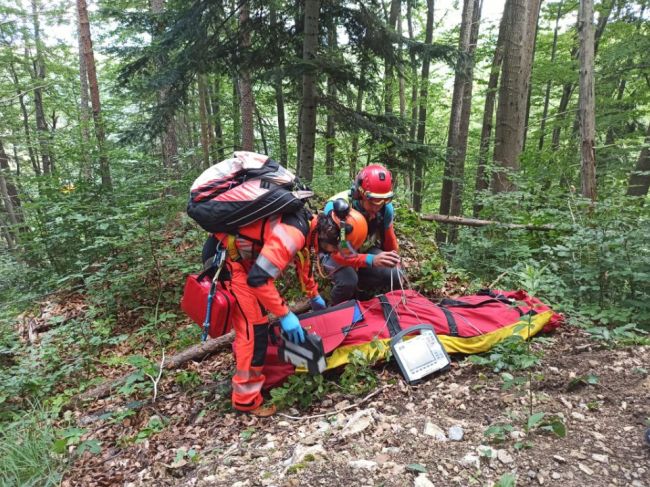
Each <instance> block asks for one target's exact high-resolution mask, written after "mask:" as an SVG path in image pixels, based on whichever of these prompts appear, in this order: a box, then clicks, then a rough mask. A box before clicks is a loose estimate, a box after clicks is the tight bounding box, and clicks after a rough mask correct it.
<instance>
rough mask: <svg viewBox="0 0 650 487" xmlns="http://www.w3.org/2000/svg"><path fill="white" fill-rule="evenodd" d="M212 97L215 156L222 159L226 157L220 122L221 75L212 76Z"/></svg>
mask: <svg viewBox="0 0 650 487" xmlns="http://www.w3.org/2000/svg"><path fill="white" fill-rule="evenodd" d="M210 97H211V99H212V103H211V104H212V116H213V117H214V136H215V144H216V145H217V158H218V159H219V160H220V161H223V160H224V159H225V158H226V154H225V146H226V142H225V140H224V138H223V125H222V123H221V76H219V75H218V74H217V75H216V76H215V77H214V85H213V89H212V91H211V92H210Z"/></svg>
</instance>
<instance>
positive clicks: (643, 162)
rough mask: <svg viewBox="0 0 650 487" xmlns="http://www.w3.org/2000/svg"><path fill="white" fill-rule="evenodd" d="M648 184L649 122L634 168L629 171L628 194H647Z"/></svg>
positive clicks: (649, 179)
mask: <svg viewBox="0 0 650 487" xmlns="http://www.w3.org/2000/svg"><path fill="white" fill-rule="evenodd" d="M649 186H650V124H648V129H647V131H646V136H645V140H644V144H643V149H641V153H640V154H639V158H638V159H637V161H636V164H635V166H634V169H633V170H632V172H631V173H630V179H629V180H628V185H627V195H628V196H647V195H648V187H649Z"/></svg>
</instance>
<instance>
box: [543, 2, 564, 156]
mask: <svg viewBox="0 0 650 487" xmlns="http://www.w3.org/2000/svg"><path fill="white" fill-rule="evenodd" d="M563 4H564V1H563V0H560V3H559V4H558V6H557V15H556V16H555V29H554V30H553V47H552V48H551V64H553V63H554V62H555V55H556V53H557V35H558V31H559V27H560V19H561V18H562V5H563ZM551 85H552V82H551V80H550V79H549V80H548V81H547V82H546V91H545V92H544V109H543V111H542V123H541V125H540V127H539V145H538V149H539V150H540V151H541V150H542V149H543V148H544V136H545V133H544V130H545V129H546V117H547V116H548V104H549V101H550V98H551Z"/></svg>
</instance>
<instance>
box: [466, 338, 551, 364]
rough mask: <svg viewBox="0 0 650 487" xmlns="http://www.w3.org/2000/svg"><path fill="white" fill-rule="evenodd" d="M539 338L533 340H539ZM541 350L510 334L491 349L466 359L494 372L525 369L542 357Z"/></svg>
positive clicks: (537, 362)
mask: <svg viewBox="0 0 650 487" xmlns="http://www.w3.org/2000/svg"><path fill="white" fill-rule="evenodd" d="M540 340H542V339H541V338H537V339H536V340H535V341H536V342H539V341H540ZM542 356H543V351H542V350H532V349H531V348H530V347H529V344H528V341H527V340H524V339H523V338H522V337H521V336H519V335H511V336H509V337H507V338H506V339H505V340H503V341H501V342H499V343H498V344H497V345H495V346H494V347H493V348H492V350H490V351H489V352H486V353H484V354H480V355H471V356H470V357H469V358H468V360H469V361H470V362H472V363H474V364H477V365H482V366H484V367H489V368H491V369H492V370H494V372H500V371H502V370H509V371H514V370H525V369H529V368H531V367H535V366H536V365H538V364H539V362H540V360H541V359H542Z"/></svg>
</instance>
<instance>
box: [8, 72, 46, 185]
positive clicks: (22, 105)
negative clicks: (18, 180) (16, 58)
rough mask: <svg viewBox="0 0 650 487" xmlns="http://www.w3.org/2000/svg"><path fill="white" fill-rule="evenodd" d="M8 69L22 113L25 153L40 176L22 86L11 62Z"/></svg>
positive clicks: (35, 172)
mask: <svg viewBox="0 0 650 487" xmlns="http://www.w3.org/2000/svg"><path fill="white" fill-rule="evenodd" d="M9 71H10V72H11V77H12V78H13V81H14V86H15V87H16V95H17V96H18V104H19V105H20V113H21V114H22V119H23V130H24V131H25V141H26V142H27V153H28V154H29V160H30V162H31V164H32V169H33V170H34V174H36V175H37V176H40V175H41V166H40V164H39V163H38V157H37V156H36V154H35V153H34V147H33V146H32V135H31V129H30V128H29V114H28V112H27V105H26V104H25V95H24V94H23V90H22V87H21V86H20V82H19V80H18V74H17V73H16V68H15V67H14V64H13V63H12V62H10V63H9Z"/></svg>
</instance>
